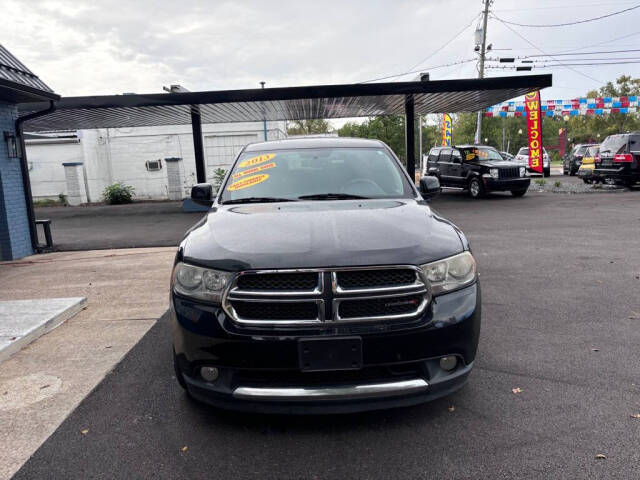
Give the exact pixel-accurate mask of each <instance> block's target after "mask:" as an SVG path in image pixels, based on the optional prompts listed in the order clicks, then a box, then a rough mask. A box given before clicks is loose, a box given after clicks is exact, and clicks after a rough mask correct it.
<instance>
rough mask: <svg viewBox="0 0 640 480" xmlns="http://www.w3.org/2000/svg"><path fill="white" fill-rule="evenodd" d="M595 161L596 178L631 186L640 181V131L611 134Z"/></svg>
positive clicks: (602, 144)
mask: <svg viewBox="0 0 640 480" xmlns="http://www.w3.org/2000/svg"><path fill="white" fill-rule="evenodd" d="M595 162H596V164H595V165H596V168H595V170H594V171H593V177H594V179H597V180H600V181H602V182H605V183H622V184H623V185H626V186H629V187H630V186H632V185H634V184H636V183H637V182H640V131H639V132H631V133H622V134H619V135H609V136H608V137H607V138H605V139H604V142H602V143H601V144H600V153H599V155H598V156H597V157H596V158H595Z"/></svg>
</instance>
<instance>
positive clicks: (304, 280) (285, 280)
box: [238, 272, 318, 292]
mask: <svg viewBox="0 0 640 480" xmlns="http://www.w3.org/2000/svg"><path fill="white" fill-rule="evenodd" d="M317 286H318V273H316V272H290V273H270V274H260V273H248V274H244V275H241V276H240V277H238V288H239V289H240V290H255V291H260V292H264V291H267V292H268V291H274V292H281V291H304V290H314V289H315V288H316V287H317Z"/></svg>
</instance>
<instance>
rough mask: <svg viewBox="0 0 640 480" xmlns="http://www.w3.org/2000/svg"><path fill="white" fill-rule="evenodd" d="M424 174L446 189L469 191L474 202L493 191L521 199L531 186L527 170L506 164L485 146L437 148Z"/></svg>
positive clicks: (494, 151) (495, 151)
mask: <svg viewBox="0 0 640 480" xmlns="http://www.w3.org/2000/svg"><path fill="white" fill-rule="evenodd" d="M423 174H426V175H433V176H436V177H438V179H439V180H440V185H442V186H443V187H457V188H463V189H466V190H468V192H469V195H470V196H471V197H472V198H480V197H482V196H484V194H485V193H486V192H490V191H503V192H504V191H510V192H511V193H512V195H513V196H515V197H521V196H523V195H524V194H525V193H527V189H528V188H529V184H530V182H531V179H529V178H528V177H526V168H525V167H523V166H519V165H518V164H516V163H515V162H511V161H505V160H504V159H503V158H502V156H501V155H500V152H498V151H497V150H496V149H495V148H493V147H488V146H484V145H460V146H455V147H434V148H432V149H431V150H430V151H429V157H428V158H427V163H426V165H425V169H424V172H423Z"/></svg>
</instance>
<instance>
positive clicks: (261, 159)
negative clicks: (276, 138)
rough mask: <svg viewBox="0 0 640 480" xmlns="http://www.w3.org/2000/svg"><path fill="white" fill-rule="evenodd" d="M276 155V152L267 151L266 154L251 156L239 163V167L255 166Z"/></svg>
mask: <svg viewBox="0 0 640 480" xmlns="http://www.w3.org/2000/svg"><path fill="white" fill-rule="evenodd" d="M275 156H276V154H275V153H265V154H264V155H258V156H257V157H251V158H248V159H246V160H243V161H242V162H240V163H239V164H238V168H243V167H253V166H254V165H259V164H261V163H264V162H268V161H269V160H271V159H272V158H274V157H275Z"/></svg>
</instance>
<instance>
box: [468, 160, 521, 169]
mask: <svg viewBox="0 0 640 480" xmlns="http://www.w3.org/2000/svg"><path fill="white" fill-rule="evenodd" d="M466 163H475V164H477V165H482V166H484V167H490V168H500V167H516V166H517V162H514V161H511V160H475V161H473V162H466Z"/></svg>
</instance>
